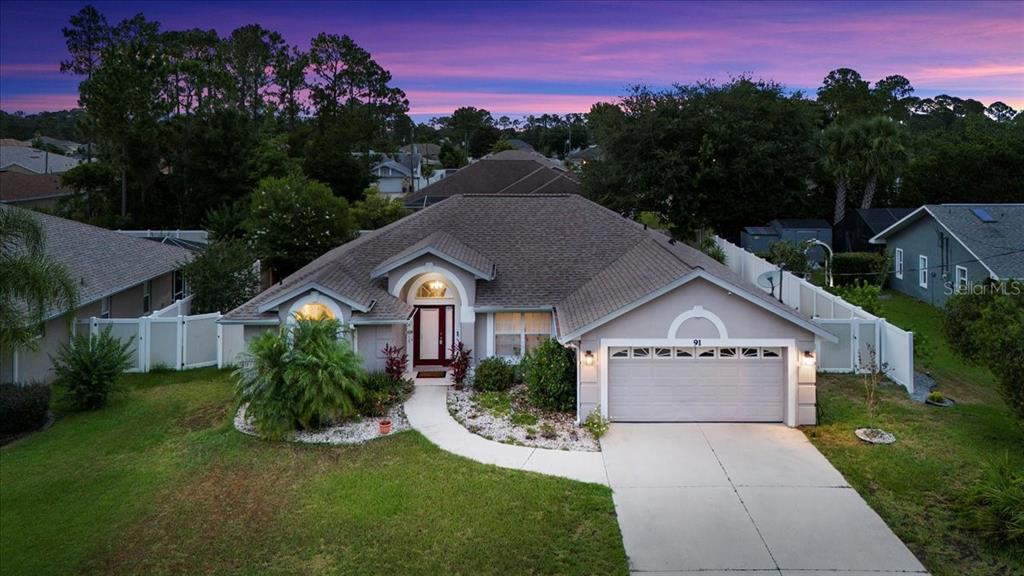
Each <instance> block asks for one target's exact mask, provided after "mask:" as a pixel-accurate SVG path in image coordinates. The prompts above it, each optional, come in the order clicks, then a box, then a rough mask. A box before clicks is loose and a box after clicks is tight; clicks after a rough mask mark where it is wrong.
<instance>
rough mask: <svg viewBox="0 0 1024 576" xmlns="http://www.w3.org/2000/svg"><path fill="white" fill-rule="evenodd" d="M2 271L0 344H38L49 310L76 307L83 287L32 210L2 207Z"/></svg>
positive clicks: (22, 346)
mask: <svg viewBox="0 0 1024 576" xmlns="http://www.w3.org/2000/svg"><path fill="white" fill-rule="evenodd" d="M0 270H3V273H2V274H0V348H4V349H9V350H17V349H26V348H27V349H35V347H36V345H37V339H36V336H37V335H38V333H39V327H40V326H41V325H42V324H43V322H44V321H45V320H46V318H47V316H48V313H49V312H50V311H51V310H54V309H63V310H67V311H69V312H71V311H73V310H74V309H75V308H77V303H78V289H77V286H76V284H75V282H74V280H73V279H72V278H71V274H70V273H69V272H68V270H67V268H65V267H64V266H63V265H62V264H60V263H59V262H56V261H55V260H53V258H51V257H50V256H49V255H48V254H47V253H46V235H45V233H44V231H43V228H42V226H41V225H40V224H39V221H38V220H37V219H36V218H35V217H34V216H33V215H32V213H31V212H29V211H27V210H22V209H19V208H11V207H0Z"/></svg>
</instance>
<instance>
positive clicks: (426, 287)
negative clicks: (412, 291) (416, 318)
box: [416, 280, 448, 298]
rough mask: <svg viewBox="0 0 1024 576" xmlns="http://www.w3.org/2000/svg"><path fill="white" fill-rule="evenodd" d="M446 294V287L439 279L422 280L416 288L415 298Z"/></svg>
mask: <svg viewBox="0 0 1024 576" xmlns="http://www.w3.org/2000/svg"><path fill="white" fill-rule="evenodd" d="M447 294H448V287H447V286H445V284H444V282H441V281H440V280H431V281H429V282H424V283H423V284H420V287H419V288H418V289H417V290H416V297H417V298H444V297H445V296H446V295H447Z"/></svg>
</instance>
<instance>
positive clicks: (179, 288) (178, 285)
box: [171, 270, 185, 300]
mask: <svg viewBox="0 0 1024 576" xmlns="http://www.w3.org/2000/svg"><path fill="white" fill-rule="evenodd" d="M171 276H172V278H171V279H172V280H173V282H174V300H181V299H182V298H184V297H185V275H184V274H182V273H181V270H175V271H174V273H173V274H172V275H171Z"/></svg>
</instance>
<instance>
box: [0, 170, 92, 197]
mask: <svg viewBox="0 0 1024 576" xmlns="http://www.w3.org/2000/svg"><path fill="white" fill-rule="evenodd" d="M73 193H74V190H71V189H70V188H62V187H61V185H60V176H55V175H53V174H23V173H21V172H9V171H8V172H0V202H7V203H12V204H13V203H17V202H28V201H31V200H41V199H43V198H53V197H57V196H68V195H70V194H73Z"/></svg>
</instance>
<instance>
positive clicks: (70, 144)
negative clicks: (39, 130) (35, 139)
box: [39, 136, 85, 154]
mask: <svg viewBox="0 0 1024 576" xmlns="http://www.w3.org/2000/svg"><path fill="white" fill-rule="evenodd" d="M39 141H40V142H42V143H43V144H49V145H50V146H53V147H55V148H60V149H61V150H63V151H64V153H65V154H74V153H75V152H77V151H78V149H79V148H82V147H83V146H85V145H84V144H80V143H78V142H74V141H72V140H61V139H60V138H51V137H49V136H40V137H39Z"/></svg>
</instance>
